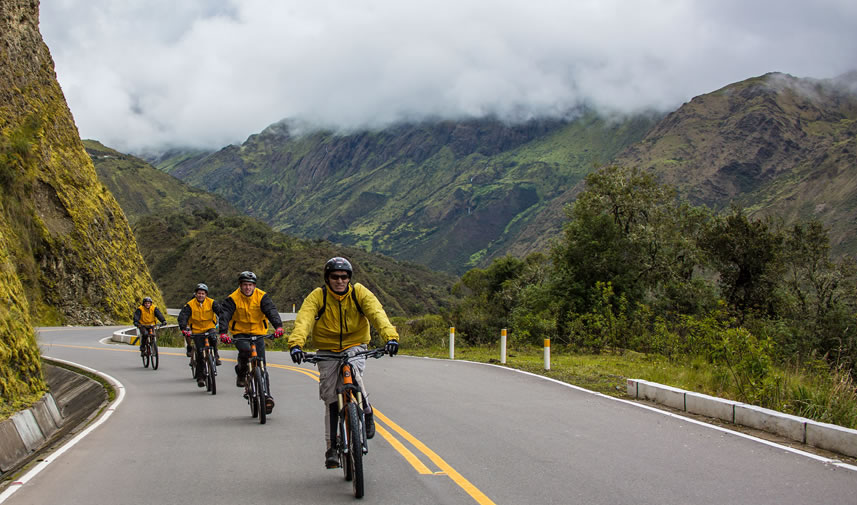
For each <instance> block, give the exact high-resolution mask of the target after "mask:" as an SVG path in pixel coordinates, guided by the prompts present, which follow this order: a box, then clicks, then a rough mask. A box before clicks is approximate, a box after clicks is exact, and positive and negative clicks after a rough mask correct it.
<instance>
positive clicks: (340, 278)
mask: <svg viewBox="0 0 857 505" xmlns="http://www.w3.org/2000/svg"><path fill="white" fill-rule="evenodd" d="M349 277H351V276H350V275H348V274H330V278H331V279H333V280H335V281H343V280H345V279H348V278H349Z"/></svg>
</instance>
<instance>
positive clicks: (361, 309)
mask: <svg viewBox="0 0 857 505" xmlns="http://www.w3.org/2000/svg"><path fill="white" fill-rule="evenodd" d="M351 299H352V300H354V305H356V306H357V312H359V313H360V315H361V316H362V315H364V314H363V307H361V306H360V302H358V301H357V289H355V288H354V286H351Z"/></svg>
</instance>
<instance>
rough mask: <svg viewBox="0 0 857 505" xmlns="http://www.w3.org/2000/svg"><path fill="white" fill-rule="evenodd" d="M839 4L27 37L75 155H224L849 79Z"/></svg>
mask: <svg viewBox="0 0 857 505" xmlns="http://www.w3.org/2000/svg"><path fill="white" fill-rule="evenodd" d="M855 26H857V7H855V4H854V2H852V1H841V2H840V1H819V2H812V3H809V2H803V1H787V2H783V1H777V2H774V1H767V0H766V1H759V2H750V3H747V2H738V1H732V0H729V1H722V2H708V1H704V0H699V1H696V2H693V1H676V0H670V1H666V0H664V1H653V0H648V1H639V2H626V1H621V0H605V1H601V2H566V1H561V0H527V1H523V0H514V1H502V0H501V1H497V2H489V3H486V2H483V1H477V0H455V1H450V0H434V1H432V2H424V1H413V2H397V1H388V0H374V1H373V0H356V1H353V2H339V1H332V0H316V1H311V2H297V1H282V2H280V1H273V0H232V1H230V0H186V1H182V2H173V1H172V0H170V1H165V0H157V1H153V0H146V1H142V0H139V1H138V0H129V1H123V2H115V1H110V0H55V1H51V2H42V3H41V31H42V34H43V36H44V38H45V41H46V42H47V44H48V46H49V48H50V50H51V53H52V55H53V57H54V60H55V62H56V69H57V75H58V78H59V81H60V84H61V85H62V88H63V91H64V93H65V96H66V99H67V100H68V102H69V106H70V107H71V110H72V113H73V114H74V116H75V120H76V122H77V124H78V127H79V129H80V131H81V135H82V136H83V137H84V138H95V139H98V140H101V141H102V142H104V143H105V144H107V145H110V146H112V147H116V148H119V149H124V150H141V149H153V148H163V147H168V146H176V145H178V146H194V147H208V148H214V147H221V146H223V145H226V144H229V143H235V142H241V141H243V140H244V139H245V138H246V137H247V136H248V135H250V134H252V133H255V132H258V131H260V130H262V129H263V128H264V127H265V126H267V125H269V124H270V123H273V122H276V121H278V120H281V119H283V118H295V119H300V120H302V121H305V122H308V123H311V124H315V125H319V126H324V127H330V128H339V129H352V128H359V127H364V126H371V127H378V126H383V125H386V124H389V123H391V122H395V121H401V120H409V119H420V118H424V117H438V116H439V117H449V118H461V117H478V116H483V115H486V114H493V115H497V116H500V117H502V118H506V119H509V120H520V119H526V118H529V117H537V116H556V115H563V114H566V113H567V112H568V110H569V109H572V108H574V107H576V106H578V105H580V104H587V105H590V106H594V107H598V108H599V109H601V110H604V111H606V112H612V113H634V112H639V111H643V110H648V109H659V110H668V109H672V108H675V107H677V106H679V105H681V103H682V102H684V101H687V100H689V99H690V98H692V97H693V96H696V95H699V94H702V93H707V92H710V91H713V90H715V89H718V88H720V87H722V86H725V85H727V84H729V83H731V82H735V81H739V80H743V79H746V78H749V77H753V76H756V75H760V74H764V73H767V72H771V71H779V72H786V73H790V74H793V75H796V76H801V77H816V78H829V77H834V76H836V75H838V74H841V73H844V72H847V71H849V70H852V69H853V68H854V67H855V66H857V62H855V60H854V54H857V30H855V29H854V27H855Z"/></svg>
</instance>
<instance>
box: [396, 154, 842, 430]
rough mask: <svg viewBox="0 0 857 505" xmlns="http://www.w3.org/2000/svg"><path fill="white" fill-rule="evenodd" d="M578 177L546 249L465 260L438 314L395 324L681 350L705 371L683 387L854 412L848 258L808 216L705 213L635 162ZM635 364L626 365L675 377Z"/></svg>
mask: <svg viewBox="0 0 857 505" xmlns="http://www.w3.org/2000/svg"><path fill="white" fill-rule="evenodd" d="M586 183H587V185H586V190H585V191H584V192H583V193H581V194H580V195H579V197H578V199H577V201H576V202H575V203H574V205H573V206H572V207H570V208H569V209H568V221H567V223H566V225H565V231H564V236H563V237H562V238H561V239H560V240H558V241H557V242H556V244H555V245H554V247H553V249H552V250H551V253H550V255H549V256H546V255H542V254H533V255H530V256H528V257H527V258H525V259H517V258H512V257H505V258H501V259H498V260H495V261H494V262H493V263H492V264H491V265H490V266H489V267H488V268H486V269H474V270H471V271H469V272H467V273H466V274H465V275H464V276H462V278H461V281H460V282H459V283H457V284H456V286H455V287H454V288H453V293H454V294H456V295H457V296H458V297H459V302H458V303H457V304H456V305H455V306H454V307H453V308H452V310H451V311H450V312H449V313H448V314H447V315H446V317H445V318H433V317H425V318H417V319H412V320H405V321H401V322H400V323H399V324H400V328H403V329H407V330H408V334H409V335H412V336H413V341H414V344H416V345H421V344H422V345H426V346H429V347H431V346H434V345H437V344H438V342H439V341H442V340H443V339H444V338H445V334H446V331H447V329H446V328H445V326H447V327H448V326H449V325H450V323H451V325H453V326H455V327H456V337H457V339H460V341H461V342H462V344H465V345H468V344H469V345H476V346H480V345H486V344H487V343H489V342H495V341H496V339H497V335H499V331H500V329H501V328H509V329H510V330H511V332H512V344H513V345H515V346H518V347H522V348H526V347H527V346H538V345H540V344H541V342H542V339H543V338H545V337H548V338H550V339H551V340H552V342H554V343H555V345H556V346H558V347H560V348H563V349H567V350H568V351H570V352H574V353H581V354H593V353H594V354H607V355H629V353H631V354H630V355H631V356H636V355H638V354H640V355H644V356H645V359H646V360H653V361H655V362H657V363H664V362H665V363H669V364H671V366H673V365H674V366H676V367H677V368H682V366H683V365H686V364H688V363H690V364H691V368H694V369H700V370H705V373H704V375H705V376H706V377H702V378H698V379H693V380H695V381H698V382H699V384H698V385H697V386H698V387H691V388H690V389H697V390H699V389H702V391H704V392H712V393H715V394H717V393H722V394H724V395H726V396H729V397H733V398H735V399H737V400H740V401H743V402H747V403H752V404H757V405H761V406H763V407H769V408H776V409H780V410H784V411H786V412H791V413H796V414H799V415H806V416H808V417H812V418H815V419H820V420H825V421H829V422H834V423H839V424H843V425H846V426H854V422H855V414H854V412H855V410H854V407H855V406H857V402H855V388H854V382H853V380H854V378H855V377H857V324H855V323H857V321H855V315H854V314H855V309H857V299H855V293H857V268H855V264H854V262H853V260H851V259H850V258H844V259H840V260H833V259H831V257H830V245H829V242H828V237H827V234H826V231H825V229H824V227H823V226H822V225H821V224H820V223H818V222H816V221H810V222H807V223H798V224H794V225H792V226H791V227H789V228H786V227H777V226H775V225H774V223H773V222H772V221H771V220H756V221H753V220H750V219H749V218H747V216H746V215H745V214H744V213H743V212H742V211H741V210H740V209H737V208H732V209H729V210H727V211H724V212H723V213H719V214H718V213H712V212H710V211H708V210H706V209H704V208H699V207H693V206H690V205H688V204H687V203H685V202H683V201H681V200H679V199H677V198H676V197H675V195H676V192H675V190H674V189H672V188H670V187H668V186H664V185H660V184H658V183H657V182H656V181H655V180H654V178H653V177H652V176H651V174H646V173H642V172H640V171H638V170H634V169H624V168H620V167H615V166H611V167H606V168H604V169H602V170H600V171H599V172H596V173H594V174H591V175H589V176H588V177H587V179H586ZM444 321H448V322H449V323H444ZM405 341H407V340H405ZM627 365H628V364H627V363H626V364H623V365H622V366H627ZM658 366H660V365H658ZM643 371H645V370H643ZM641 373H642V371H641ZM647 373H649V375H646V376H640V377H638V378H650V379H651V380H657V381H659V382H664V383H667V384H676V382H683V381H682V379H681V375H682V374H677V373H675V372H674V371H670V373H669V374H666V375H664V376H663V377H657V376H654V377H653V375H652V374H653V372H652V371H651V370H649V371H647ZM672 375H675V377H672V378H671V376H672Z"/></svg>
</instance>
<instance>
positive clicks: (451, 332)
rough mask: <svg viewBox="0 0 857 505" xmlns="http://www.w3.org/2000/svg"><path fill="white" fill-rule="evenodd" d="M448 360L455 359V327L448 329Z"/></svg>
mask: <svg viewBox="0 0 857 505" xmlns="http://www.w3.org/2000/svg"><path fill="white" fill-rule="evenodd" d="M449 359H455V326H450V327H449Z"/></svg>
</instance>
